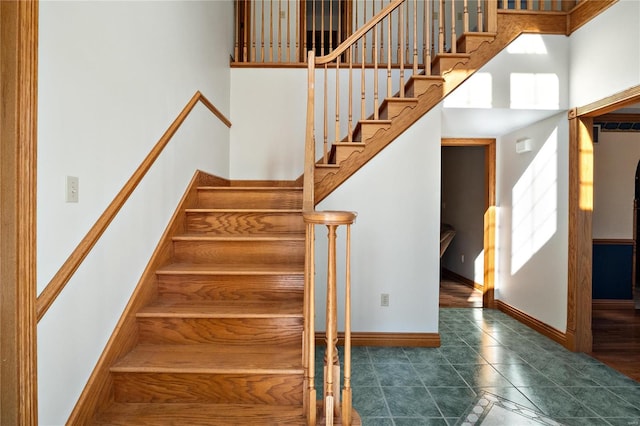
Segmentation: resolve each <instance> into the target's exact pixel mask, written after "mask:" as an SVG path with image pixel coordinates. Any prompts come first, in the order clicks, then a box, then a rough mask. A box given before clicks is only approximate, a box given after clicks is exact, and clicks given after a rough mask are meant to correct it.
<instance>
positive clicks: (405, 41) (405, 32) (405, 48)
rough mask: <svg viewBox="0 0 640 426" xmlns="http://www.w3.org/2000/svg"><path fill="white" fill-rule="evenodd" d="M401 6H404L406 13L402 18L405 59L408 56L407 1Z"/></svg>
mask: <svg viewBox="0 0 640 426" xmlns="http://www.w3.org/2000/svg"><path fill="white" fill-rule="evenodd" d="M401 7H404V8H405V10H406V12H405V13H406V15H405V20H404V25H405V28H404V35H405V39H404V58H405V61H406V60H407V58H408V57H409V2H408V1H405V2H404V3H403V4H402V6H401Z"/></svg>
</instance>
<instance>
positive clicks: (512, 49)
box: [507, 34, 547, 55]
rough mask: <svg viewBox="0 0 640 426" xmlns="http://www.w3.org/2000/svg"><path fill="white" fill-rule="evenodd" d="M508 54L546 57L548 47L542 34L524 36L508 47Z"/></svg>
mask: <svg viewBox="0 0 640 426" xmlns="http://www.w3.org/2000/svg"><path fill="white" fill-rule="evenodd" d="M507 52H508V53H511V54H514V55H524V54H529V55H531V54H533V55H546V54H547V46H546V45H545V44H544V40H543V39H542V36H541V35H540V34H522V35H521V36H520V37H518V38H517V39H515V40H514V41H513V42H512V43H511V44H510V45H509V46H507Z"/></svg>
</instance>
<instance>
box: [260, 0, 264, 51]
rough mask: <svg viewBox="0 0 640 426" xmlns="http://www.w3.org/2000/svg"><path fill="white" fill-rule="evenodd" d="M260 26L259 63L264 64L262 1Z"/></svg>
mask: <svg viewBox="0 0 640 426" xmlns="http://www.w3.org/2000/svg"><path fill="white" fill-rule="evenodd" d="M260 15H261V20H262V25H261V26H260V62H264V0H262V8H261V9H260Z"/></svg>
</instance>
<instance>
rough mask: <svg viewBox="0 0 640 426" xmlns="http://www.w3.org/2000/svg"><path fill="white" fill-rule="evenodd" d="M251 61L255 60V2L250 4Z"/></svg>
mask: <svg viewBox="0 0 640 426" xmlns="http://www.w3.org/2000/svg"><path fill="white" fill-rule="evenodd" d="M251 15H252V17H251V62H256V4H255V0H254V2H253V3H252V5H251Z"/></svg>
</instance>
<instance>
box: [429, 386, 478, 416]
mask: <svg viewBox="0 0 640 426" xmlns="http://www.w3.org/2000/svg"><path fill="white" fill-rule="evenodd" d="M429 392H430V393H431V396H432V397H433V400H434V401H435V402H436V405H437V406H438V408H439V409H440V411H441V412H442V415H443V416H444V417H460V416H462V414H464V412H465V411H466V410H467V409H468V408H469V406H470V405H471V404H472V403H473V402H474V401H475V400H476V397H477V395H476V393H475V392H474V391H472V390H471V389H470V388H468V387H463V388H429Z"/></svg>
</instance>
